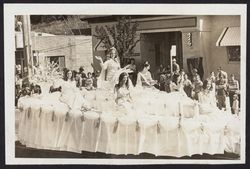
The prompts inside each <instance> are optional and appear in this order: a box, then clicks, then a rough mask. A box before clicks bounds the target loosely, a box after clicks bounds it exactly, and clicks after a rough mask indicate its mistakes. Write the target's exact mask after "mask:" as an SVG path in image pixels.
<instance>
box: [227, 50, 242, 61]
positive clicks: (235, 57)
mask: <svg viewBox="0 0 250 169" xmlns="http://www.w3.org/2000/svg"><path fill="white" fill-rule="evenodd" d="M227 56H228V61H229V62H239V61H240V46H227Z"/></svg>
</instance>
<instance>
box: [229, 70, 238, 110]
mask: <svg viewBox="0 0 250 169" xmlns="http://www.w3.org/2000/svg"><path fill="white" fill-rule="evenodd" d="M238 91H239V82H238V80H236V79H235V76H234V74H231V76H230V79H229V80H228V92H229V100H230V107H231V108H232V106H233V100H234V95H235V94H238ZM237 100H238V99H237ZM232 112H233V108H232Z"/></svg>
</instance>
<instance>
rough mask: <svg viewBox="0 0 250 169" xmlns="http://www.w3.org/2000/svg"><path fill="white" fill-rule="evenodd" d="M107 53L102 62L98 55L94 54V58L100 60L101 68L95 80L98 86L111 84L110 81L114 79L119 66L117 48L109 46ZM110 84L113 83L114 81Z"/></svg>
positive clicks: (102, 86) (103, 86)
mask: <svg viewBox="0 0 250 169" xmlns="http://www.w3.org/2000/svg"><path fill="white" fill-rule="evenodd" d="M109 55H110V56H109V58H108V59H107V60H106V61H105V62H103V60H102V58H101V57H100V56H96V59H97V60H99V61H100V65H101V68H102V70H101V74H100V76H99V79H98V81H97V87H98V88H105V87H106V84H112V81H114V79H115V75H116V73H117V72H118V71H119V69H120V68H121V65H120V61H119V58H118V55H117V50H116V49H115V48H114V47H112V48H110V52H109ZM112 85H114V82H113V84H112ZM109 87H111V86H109ZM112 88H113V87H112Z"/></svg>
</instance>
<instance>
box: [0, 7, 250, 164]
mask: <svg viewBox="0 0 250 169" xmlns="http://www.w3.org/2000/svg"><path fill="white" fill-rule="evenodd" d="M55 9H56V10H55ZM246 11H247V5H246V4H27V3H26V4H21V3H12V4H7V3H5V4H4V75H5V76H4V77H5V146H6V147H5V150H6V151H5V152H6V153H5V160H6V164H7V165H8V164H33V165H34V164H110V165H134V164H137V165H140V164H143V165H147V164H244V163H245V160H246V159H245V154H246V149H245V148H246V146H245V144H246V37H247V36H246V35H247V34H246V33H247V28H246V25H247V24H246V20H247V12H246ZM35 14H37V15H43V14H44V15H46V14H47V15H48V14H50V15H56V14H58V15H60V14H63V15H79V14H81V15H84V14H86V15H108V14H112V15H115V14H119V15H125V14H127V15H131V14H144V15H240V16H241V44H242V45H241V61H240V62H241V66H240V69H241V73H240V74H241V83H240V84H241V93H242V94H241V109H242V110H241V111H242V113H241V120H242V126H241V133H242V135H241V154H240V159H239V160H193V159H190V160H175V159H174V160H173V159H169V160H168V159H156V160H155V159H86V158H81V159H65V158H51V159H44V158H15V120H14V119H15V107H14V95H15V93H14V84H15V83H14V65H15V39H14V33H15V32H14V30H15V29H14V16H15V15H35ZM11 75H13V76H11Z"/></svg>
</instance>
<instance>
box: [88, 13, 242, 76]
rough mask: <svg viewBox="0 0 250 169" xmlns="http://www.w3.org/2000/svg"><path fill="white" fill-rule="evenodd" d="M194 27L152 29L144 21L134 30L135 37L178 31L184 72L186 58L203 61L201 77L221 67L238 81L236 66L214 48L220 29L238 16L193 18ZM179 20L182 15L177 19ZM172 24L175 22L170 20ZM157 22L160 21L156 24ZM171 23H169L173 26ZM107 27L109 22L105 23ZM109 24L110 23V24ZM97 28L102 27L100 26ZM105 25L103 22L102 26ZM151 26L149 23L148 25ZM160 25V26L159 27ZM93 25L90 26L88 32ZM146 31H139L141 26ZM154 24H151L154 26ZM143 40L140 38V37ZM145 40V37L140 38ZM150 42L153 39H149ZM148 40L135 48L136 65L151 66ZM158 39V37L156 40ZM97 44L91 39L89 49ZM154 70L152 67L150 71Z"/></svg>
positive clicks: (223, 50)
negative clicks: (190, 36)
mask: <svg viewBox="0 0 250 169" xmlns="http://www.w3.org/2000/svg"><path fill="white" fill-rule="evenodd" d="M195 17H196V21H197V24H196V26H193V27H192V26H191V27H175V28H172V27H171V25H170V26H169V25H167V26H168V27H169V28H164V29H163V27H161V29H152V30H151V28H150V24H149V23H151V22H145V23H147V25H146V26H145V24H144V25H142V26H141V27H140V30H139V31H138V37H139V36H140V34H141V33H143V34H144V33H153V32H173V31H181V32H182V53H183V68H184V70H185V71H186V72H188V68H187V59H188V58H196V57H202V58H203V69H204V78H207V77H208V76H209V74H210V72H211V71H215V72H216V71H217V68H218V67H222V68H223V69H224V70H225V71H226V72H228V74H231V73H234V74H236V77H237V78H238V79H239V77H240V63H239V62H238V63H229V62H228V57H227V51H226V47H218V46H216V41H217V40H218V38H219V36H220V34H221V32H222V30H223V29H224V28H225V27H230V26H240V16H217V15H216V16H212V15H211V16H195ZM180 18H182V16H180ZM172 21H175V22H176V20H171V22H172ZM157 22H159V23H160V22H161V21H157ZM175 22H173V24H175ZM187 23H192V22H191V21H189V20H186V19H185V20H181V19H179V20H178V24H177V25H183V24H187ZM108 24H111V23H108ZM112 24H113V23H112ZM97 25H99V26H100V25H104V24H103V23H100V24H97ZM105 25H106V23H105ZM151 25H152V24H151ZM162 25H164V23H162V24H161V26H162ZM95 26H96V25H94V26H92V32H94V28H95ZM143 26H144V27H147V29H145V30H143V28H144V27H143ZM154 26H155V25H152V27H154ZM188 33H191V34H192V45H191V46H189V45H188V44H187V34H188ZM142 37H143V36H142ZM144 38H145V37H144ZM153 39H154V38H153ZM153 39H152V38H151V39H150V40H151V41H150V42H147V43H145V41H146V40H145V39H143V38H142V39H141V41H140V43H138V45H137V46H136V47H135V51H136V53H139V55H138V56H136V57H135V59H136V62H137V63H139V64H138V65H141V63H142V62H143V61H145V60H148V61H149V62H150V63H151V64H152V65H155V58H153V57H154V55H155V51H154V49H153V48H154V45H152V44H153V41H154V40H153ZM160 39H161V38H160ZM96 43H97V41H95V40H94V38H93V46H95V44H96ZM95 53H96V54H101V55H104V52H102V51H94V54H95ZM153 69H156V68H153Z"/></svg>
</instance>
